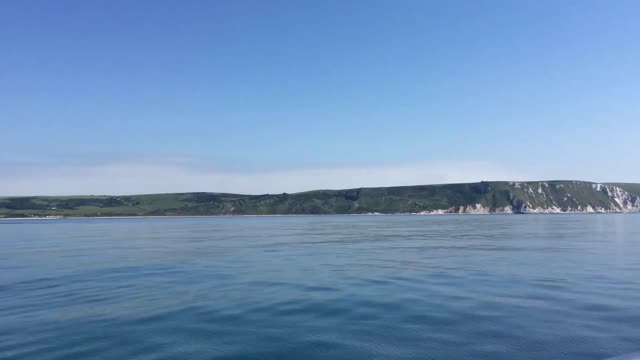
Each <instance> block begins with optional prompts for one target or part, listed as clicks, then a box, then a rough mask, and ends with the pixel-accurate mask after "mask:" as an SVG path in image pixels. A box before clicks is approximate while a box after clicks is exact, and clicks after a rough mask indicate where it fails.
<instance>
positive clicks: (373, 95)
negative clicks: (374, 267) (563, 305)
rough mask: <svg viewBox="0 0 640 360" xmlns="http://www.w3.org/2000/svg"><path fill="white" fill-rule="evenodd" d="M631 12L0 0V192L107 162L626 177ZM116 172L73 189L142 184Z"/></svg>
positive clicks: (562, 6) (631, 152) (637, 114)
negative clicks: (114, 181)
mask: <svg viewBox="0 0 640 360" xmlns="http://www.w3.org/2000/svg"><path fill="white" fill-rule="evenodd" d="M638 19H640V2H638V1H631V0H627V1H625V0H617V1H604V0H603V1H558V0H554V1H524V0H523V1H512V0H508V1H507V0H505V1H492V0H489V1H471V0H468V1H423V0H420V1H374V0H368V1H344V0H341V1H222V0H220V1H157V0H154V1H146V0H140V1H64V0H63V1H32V0H25V1H3V2H0V125H1V130H2V137H1V139H2V145H3V146H2V148H3V151H2V152H0V166H1V167H2V168H4V169H5V171H2V172H0V184H4V186H5V190H4V191H2V189H0V195H2V194H3V193H9V192H10V193H42V192H46V193H68V192H73V191H74V189H75V187H74V186H73V184H74V183H73V181H76V182H82V179H81V177H80V176H76V177H75V178H74V179H75V180H68V181H67V180H65V181H64V182H62V181H61V184H60V185H59V186H60V187H59V188H56V187H55V186H53V185H52V187H51V188H38V186H43V185H42V183H38V182H37V181H35V180H34V179H33V177H37V178H43V177H45V176H47V174H50V175H49V176H58V177H61V176H65V175H68V174H69V173H73V172H74V171H78V173H81V172H82V171H83V170H82V168H83V167H87V168H89V169H92V171H95V172H98V173H99V172H100V171H103V172H105V170H104V169H102V170H101V169H100V167H109V166H111V167H123V166H124V165H122V164H126V165H127V166H133V165H135V164H146V165H148V164H152V165H153V166H154V167H169V168H171V167H175V168H176V169H182V170H184V169H188V170H185V171H189V172H191V173H194V172H195V173H203V172H206V173H210V174H211V176H213V174H215V175H216V176H218V175H219V176H225V175H224V174H228V173H233V174H236V175H237V174H244V173H251V174H253V175H255V174H258V173H259V174H266V173H274V172H279V173H287V172H291V171H294V172H295V171H312V172H314V174H315V175H314V178H316V179H322V177H323V176H325V177H326V178H327V179H329V178H331V177H333V176H334V175H335V174H334V173H332V171H335V170H336V169H349V168H358V169H378V170H379V169H383V168H389V169H390V170H389V171H396V173H398V174H399V172H398V171H397V167H402V166H409V167H424V168H429V167H433V166H435V165H434V164H440V165H439V166H445V165H442V164H446V166H452V167H453V168H455V171H463V169H464V168H465V166H471V167H472V168H474V167H478V166H479V165H478V164H479V163H480V162H481V163H483V164H486V167H487V168H493V167H495V168H496V169H499V171H496V173H495V176H494V177H495V178H501V177H504V176H508V175H510V174H514V176H515V177H520V178H542V177H545V178H559V177H563V178H567V177H571V178H587V177H588V178H589V180H598V181H609V180H622V181H636V182H640V170H639V169H638V166H637V163H636V161H635V159H636V158H637V155H638V153H639V151H638V144H639V139H640V65H639V64H640V40H639V39H640V21H639V20H638ZM185 163H186V164H187V165H185ZM469 164H471V165H469ZM56 169H57V170H56ZM74 169H75V170H74ZM393 169H396V170H393ZM182 170H176V171H182ZM172 171H173V170H169V172H172ZM323 171H325V172H323ZM424 171H427V170H424ZM443 171H445V172H446V170H443ZM463 172H464V171H463ZM160 173H161V172H160ZM160 173H159V174H160ZM105 174H108V175H104V176H116V175H114V174H115V173H109V172H105ZM96 176H97V175H96ZM117 176H118V177H120V180H122V183H121V185H120V187H118V186H115V185H114V186H113V187H111V185H109V184H110V183H109V182H108V183H105V184H102V185H100V184H97V185H95V186H94V187H88V188H86V189H85V188H79V191H91V192H101V193H110V192H135V191H139V190H140V189H138V188H135V189H133V188H131V189H130V188H128V187H127V186H130V184H129V185H128V183H126V181H125V180H126V179H122V177H126V176H127V175H126V173H123V174H120V175H117ZM159 176H160V177H162V175H159ZM238 176H239V175H238ZM372 176H373V175H372ZM376 176H377V175H376ZM420 176H423V175H419V176H418V177H417V178H416V179H413V178H412V179H411V180H407V181H409V182H411V183H413V182H416V181H417V182H424V183H428V182H433V181H437V180H438V179H441V178H442V179H445V180H446V179H449V178H448V177H437V176H436V177H429V176H427V175H424V181H421V177H420ZM480 176H483V177H492V175H491V173H489V174H485V173H479V174H478V177H480ZM594 177H595V178H594ZM467 178H468V179H469V180H473V179H475V178H474V173H473V171H472V169H470V170H469V173H468V176H467V177H463V178H461V180H467ZM363 179H364V178H363ZM451 179H452V180H456V179H458V178H456V177H452V178H451ZM392 180H393V181H397V180H399V179H398V178H393V179H391V178H390V179H389V181H392ZM400 180H401V179H400ZM475 180H483V179H481V178H478V179H475ZM131 181H134V180H133V179H131ZM136 181H138V180H136ZM156 181H157V179H156ZM194 181H195V183H194V184H198V182H197V181H201V180H194ZM202 181H204V183H203V184H202V186H200V185H197V186H195V187H199V189H202V190H210V191H217V190H218V189H217V188H212V187H215V186H213V185H211V187H210V186H208V184H207V183H206V182H207V180H206V179H205V180H202ZM221 181H222V180H221ZM224 181H227V183H224ZM224 181H223V183H224V184H223V185H220V184H222V183H216V182H213V183H212V184H214V185H216V186H218V187H222V188H224V189H225V190H234V188H233V182H234V181H235V180H229V179H227V180H224ZM247 181H250V180H247ZM251 181H254V182H256V181H262V180H260V178H255V179H254V180H251ZM273 181H276V182H279V181H281V179H273ZM301 181H304V180H301ZM318 181H319V182H318V183H313V184H309V186H311V185H313V186H322V185H324V183H323V182H322V180H318ZM363 181H365V182H366V184H363V185H375V184H377V183H376V181H375V178H371V179H369V178H367V179H365V180H363ZM229 182H230V183H229ZM400 182H402V181H400ZM181 183H184V182H181V180H175V181H174V182H169V183H166V184H164V185H162V186H159V187H158V188H157V189H158V190H166V191H171V190H176V191H178V190H196V189H186V188H182V187H180V186H179V184H181ZM382 183H384V182H381V184H382ZM176 184H177V185H176ZM225 184H226V185H225ZM326 184H327V187H331V186H340V185H342V184H341V183H334V182H330V181H328V180H327V183H326ZM384 184H386V183H384ZM263 185H264V184H252V185H251V186H248V187H247V186H245V187H242V186H239V187H238V189H237V190H238V191H246V192H261V191H271V190H272V189H273V187H269V186H268V185H264V186H263ZM345 185H350V184H348V183H345ZM192 187H193V184H192ZM291 187H292V188H294V189H298V188H299V189H304V188H305V185H304V184H293V183H292V184H291ZM155 189H156V188H153V187H152V188H151V190H155ZM141 190H144V188H143V189H141ZM278 190H279V189H278ZM5 195H6V194H5Z"/></svg>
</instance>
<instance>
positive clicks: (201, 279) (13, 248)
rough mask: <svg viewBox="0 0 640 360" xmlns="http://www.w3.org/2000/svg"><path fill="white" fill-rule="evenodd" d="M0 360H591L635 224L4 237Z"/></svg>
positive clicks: (639, 256)
mask: <svg viewBox="0 0 640 360" xmlns="http://www.w3.org/2000/svg"><path fill="white" fill-rule="evenodd" d="M0 244H1V246H2V251H1V252H0V274H2V275H0V319H2V326H0V358H21V359H42V358H48V359H58V358H59V359H68V358H98V359H118V360H120V359H123V358H127V359H128V358H136V359H160V358H171V357H177V358H202V359H212V358H219V359H227V358H241V359H300V358H331V359H336V358H337V359H372V358H379V359H388V358H393V359H425V358H426V359H462V358H474V359H514V358H518V359H603V358H606V357H610V356H614V355H619V354H622V353H627V352H632V351H637V350H639V348H640V331H638V329H640V291H639V289H640V216H638V215H539V216H537V215H527V216H428V217H423V216H315V217H313V216H310V217H302V216H297V217H232V218H224V217H221V218H164V219H87V220H51V221H49V220H38V221H1V222H0Z"/></svg>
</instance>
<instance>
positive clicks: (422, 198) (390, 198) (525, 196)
mask: <svg viewBox="0 0 640 360" xmlns="http://www.w3.org/2000/svg"><path fill="white" fill-rule="evenodd" d="M619 186H620V187H619V188H618V187H615V186H612V185H601V184H594V183H590V182H582V181H541V182H479V183H469V184H445V185H421V186H401V187H384V188H358V189H347V190H316V191H308V192H302V193H295V194H286V193H284V194H265V195H237V194H223V193H177V194H153V195H132V196H35V197H5V198H0V217H33V216H38V217H40V216H156V215H275V214H367V213H434V212H443V213H495V212H498V213H537V212H551V213H554V212H631V211H638V210H640V199H639V197H638V194H640V184H620V185H619ZM625 190H626V191H625ZM627 191H628V192H627ZM630 193H631V194H630Z"/></svg>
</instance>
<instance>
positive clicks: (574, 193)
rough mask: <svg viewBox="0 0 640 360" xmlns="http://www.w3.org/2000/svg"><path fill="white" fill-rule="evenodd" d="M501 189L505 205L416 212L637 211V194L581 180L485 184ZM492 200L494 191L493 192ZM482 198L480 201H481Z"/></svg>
mask: <svg viewBox="0 0 640 360" xmlns="http://www.w3.org/2000/svg"><path fill="white" fill-rule="evenodd" d="M489 186H492V187H495V189H494V188H492V189H491V190H490V191H489V192H491V191H495V190H496V189H500V190H498V191H503V193H504V196H505V199H506V202H507V203H506V204H501V205H504V206H499V204H498V203H497V202H496V203H494V204H493V206H491V204H487V201H486V200H487V199H486V198H485V199H480V200H481V202H479V203H475V204H465V205H460V206H453V207H449V208H445V209H434V210H426V211H421V212H419V213H420V214H447V213H459V214H491V213H496V214H514V213H515V214H559V213H629V212H640V196H638V195H635V194H631V193H629V192H627V191H625V190H623V189H622V188H620V187H617V186H613V185H605V184H598V183H588V182H582V181H562V182H546V181H541V182H509V183H494V184H492V185H489ZM493 197H494V199H495V193H494V194H493ZM482 200H484V204H483V203H482Z"/></svg>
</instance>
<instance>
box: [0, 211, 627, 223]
mask: <svg viewBox="0 0 640 360" xmlns="http://www.w3.org/2000/svg"><path fill="white" fill-rule="evenodd" d="M624 214H640V211H616V212H614V211H610V212H585V211H581V212H577V211H566V212H546V213H542V212H541V213H504V212H492V213H428V214H421V213H390V214H385V213H371V214H269V215H243V214H233V215H131V216H54V217H37V216H34V217H0V221H17V220H37V221H39V220H82V219H91V220H94V219H113V220H118V219H185V218H243V217H316V216H317V217H321V216H427V217H431V216H447V215H449V216H483V215H485V216H486V215H500V216H503V215H504V216H509V215H624Z"/></svg>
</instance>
